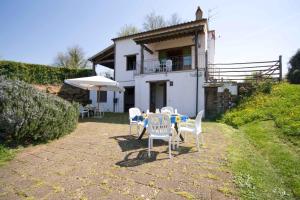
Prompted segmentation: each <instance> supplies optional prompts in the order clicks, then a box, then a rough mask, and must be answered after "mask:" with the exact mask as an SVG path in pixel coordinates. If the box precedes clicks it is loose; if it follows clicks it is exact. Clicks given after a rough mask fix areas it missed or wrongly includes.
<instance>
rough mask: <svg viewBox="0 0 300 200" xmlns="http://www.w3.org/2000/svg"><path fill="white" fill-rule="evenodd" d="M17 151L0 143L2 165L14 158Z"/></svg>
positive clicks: (0, 161) (0, 164)
mask: <svg viewBox="0 0 300 200" xmlns="http://www.w3.org/2000/svg"><path fill="white" fill-rule="evenodd" d="M14 155H15V151H14V150H12V149H9V148H7V147H5V146H3V145H1V144H0V166H2V165H4V164H5V163H6V162H7V161H9V160H11V159H13V158H14Z"/></svg>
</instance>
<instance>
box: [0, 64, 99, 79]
mask: <svg viewBox="0 0 300 200" xmlns="http://www.w3.org/2000/svg"><path fill="white" fill-rule="evenodd" d="M92 74H93V71H92V70H91V69H70V68H60V67H51V66H47V65H36V64H26V63H20V62H12V61H0V76H4V77H6V78H8V79H13V80H21V81H25V82H27V83H34V84H60V83H63V82H64V80H65V79H68V78H78V77H85V76H91V75H92Z"/></svg>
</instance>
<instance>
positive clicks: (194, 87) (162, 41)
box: [89, 7, 215, 117]
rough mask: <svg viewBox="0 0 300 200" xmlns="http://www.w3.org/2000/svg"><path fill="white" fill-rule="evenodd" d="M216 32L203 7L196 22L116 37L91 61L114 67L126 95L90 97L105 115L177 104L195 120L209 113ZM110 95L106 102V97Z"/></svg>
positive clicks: (179, 109) (181, 111)
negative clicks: (208, 87)
mask: <svg viewBox="0 0 300 200" xmlns="http://www.w3.org/2000/svg"><path fill="white" fill-rule="evenodd" d="M214 35H215V33H214V31H210V30H209V29H208V24H207V19H204V18H202V11H201V9H200V8H199V7H198V9H197V11H196V19H195V20H194V21H190V22H185V23H182V24H177V25H173V26H168V27H164V28H159V29H155V30H151V31H146V32H141V33H137V34H133V35H128V36H123V37H118V38H114V39H112V40H113V42H114V44H113V45H111V46H109V47H107V48H106V49H104V50H102V51H101V52H99V53H97V54H96V55H94V56H93V57H91V58H90V59H89V60H90V61H91V62H92V63H93V67H94V69H95V67H96V66H97V65H98V64H100V65H103V66H106V67H109V68H111V69H114V79H115V80H116V81H118V82H119V83H120V85H122V86H123V87H124V88H125V90H126V91H125V93H114V92H107V93H106V94H102V98H100V97H99V96H101V94H100V95H99V94H98V95H97V93H96V92H91V93H90V98H91V100H92V103H93V104H96V102H97V101H100V100H101V101H102V102H100V103H101V104H100V105H101V107H102V109H103V110H104V111H111V112H126V111H128V109H129V108H130V107H138V108H140V109H141V110H142V111H144V112H146V110H148V109H149V110H150V111H155V109H156V108H162V107H164V106H172V107H174V108H177V110H178V112H179V113H182V114H186V115H189V116H191V117H192V116H195V115H196V114H197V113H198V112H199V111H200V110H204V109H205V92H204V84H205V82H206V74H205V72H206V70H205V69H206V68H207V66H208V65H207V64H208V63H213V61H214V53H215V37H214ZM103 96H105V98H104V97H103Z"/></svg>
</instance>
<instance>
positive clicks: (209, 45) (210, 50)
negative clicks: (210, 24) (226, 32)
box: [207, 31, 215, 63]
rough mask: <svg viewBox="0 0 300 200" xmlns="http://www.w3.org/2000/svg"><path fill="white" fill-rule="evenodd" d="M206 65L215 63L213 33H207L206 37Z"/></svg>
mask: <svg viewBox="0 0 300 200" xmlns="http://www.w3.org/2000/svg"><path fill="white" fill-rule="evenodd" d="M207 52H208V63H214V62H215V32H214V31H209V32H208V37H207Z"/></svg>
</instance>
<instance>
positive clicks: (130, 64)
mask: <svg viewBox="0 0 300 200" xmlns="http://www.w3.org/2000/svg"><path fill="white" fill-rule="evenodd" d="M135 69H136V55H130V56H126V70H135Z"/></svg>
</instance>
